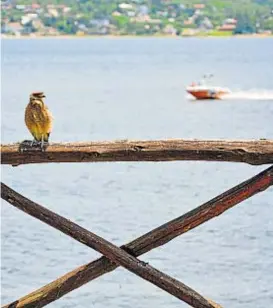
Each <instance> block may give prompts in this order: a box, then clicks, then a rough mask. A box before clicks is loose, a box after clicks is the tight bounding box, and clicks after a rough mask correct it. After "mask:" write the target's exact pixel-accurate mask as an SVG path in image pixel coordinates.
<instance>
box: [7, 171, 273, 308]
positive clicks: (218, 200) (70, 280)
mask: <svg viewBox="0 0 273 308" xmlns="http://www.w3.org/2000/svg"><path fill="white" fill-rule="evenodd" d="M271 185H273V167H270V168H268V169H266V170H265V171H263V172H261V173H259V174H258V175H256V176H254V177H252V178H250V179H249V180H247V181H245V182H243V183H241V184H239V185H236V186H235V187H233V188H231V189H229V190H228V191H226V192H224V193H222V194H220V195H219V196H217V197H215V198H213V199H212V200H210V201H208V202H206V203H204V204H203V205H201V206H199V207H197V208H195V209H193V210H191V211H189V212H188V213H186V214H184V215H182V216H180V217H178V218H176V219H174V220H171V221H169V222H168V223H166V224H164V225H162V226H160V227H158V228H156V229H154V230H152V231H150V232H148V233H146V234H144V235H143V236H141V237H139V238H137V239H136V240H134V241H132V242H130V243H128V244H126V245H124V246H122V247H121V248H122V249H124V250H126V251H127V252H128V253H130V254H131V255H133V256H140V255H142V254H144V253H146V252H148V251H150V250H152V249H154V248H156V247H158V246H161V245H164V244H166V243H168V242H169V241H171V240H172V239H174V238H176V237H177V236H179V235H181V234H184V233H186V232H188V231H190V230H192V229H194V228H196V227H198V226H200V225H201V224H203V223H205V222H206V221H208V220H210V219H212V218H214V217H216V216H219V215H221V214H222V213H224V212H225V211H227V210H228V209H230V208H232V207H233V206H235V205H236V204H239V203H240V202H242V201H244V200H246V199H248V198H250V197H252V196H253V195H255V194H257V193H259V192H261V191H263V190H265V189H267V188H268V187H270V186H271ZM9 202H11V201H9ZM183 207H184V206H183ZM117 267H118V265H116V264H114V263H113V262H111V261H110V260H109V259H107V258H106V257H101V258H99V259H97V260H95V261H93V262H90V263H88V264H85V265H82V266H80V267H78V268H76V269H75V270H73V271H71V272H69V273H67V274H65V275H64V276H62V277H60V278H58V279H56V280H55V281H52V282H51V283H49V284H47V285H45V286H43V287H42V288H40V289H38V290H35V291H33V292H32V293H30V294H28V295H26V296H24V297H22V298H20V299H19V300H17V301H15V302H12V303H10V304H8V305H6V306H5V308H11V307H13V308H14V307H16V308H19V307H36V306H38V305H39V307H43V306H45V305H47V304H49V303H51V302H53V301H55V300H57V299H59V298H61V297H62V296H64V295H65V294H67V293H69V292H71V291H73V290H75V289H77V288H79V287H80V286H82V285H84V284H86V283H88V282H89V281H91V280H93V279H96V278H97V277H100V276H101V275H103V274H105V273H108V272H111V271H113V270H114V269H116V268H117ZM214 305H215V306H216V304H214Z"/></svg>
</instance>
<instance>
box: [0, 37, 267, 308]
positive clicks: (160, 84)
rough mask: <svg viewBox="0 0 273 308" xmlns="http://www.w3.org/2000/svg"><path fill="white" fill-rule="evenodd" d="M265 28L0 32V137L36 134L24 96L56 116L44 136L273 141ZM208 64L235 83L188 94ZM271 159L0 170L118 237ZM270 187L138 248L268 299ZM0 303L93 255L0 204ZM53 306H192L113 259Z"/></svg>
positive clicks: (152, 258) (251, 298) (211, 282)
mask: <svg viewBox="0 0 273 308" xmlns="http://www.w3.org/2000/svg"><path fill="white" fill-rule="evenodd" d="M272 68H273V40H272V39H149V38H143V39H69V40H64V39H41V40H39V39H37V40H28V39H22V40H3V41H2V74H3V75H2V77H3V79H2V142H4V143H7V142H17V141H20V140H23V139H26V138H30V136H29V133H28V131H27V129H26V128H25V125H24V108H25V105H26V104H27V102H28V96H29V93H30V92H32V91H39V90H42V91H44V92H45V93H46V95H47V100H46V102H47V104H48V106H49V108H50V109H51V111H52V112H53V114H54V118H55V123H54V131H53V133H52V138H51V141H52V142H57V141H88V140H113V139H159V138H202V139H205V138H208V139H215V138H230V139H252V138H255V139H259V138H272V137H273V135H272V132H273V69H272ZM203 73H214V74H215V80H214V82H215V83H217V84H219V85H221V86H222V85H223V86H227V87H229V88H230V89H231V90H232V91H233V93H232V95H231V97H229V98H227V99H226V100H223V101H207V102H196V101H193V100H191V99H189V97H188V96H187V95H186V93H185V86H186V85H187V84H189V83H190V82H192V81H193V80H196V78H199V77H200V76H201V75H202V74H203ZM266 167H267V166H248V165H244V164H234V163H212V162H207V163H206V162H169V163H168V162H165V163H130V162H129V163H96V164H59V165H58V164H48V165H46V164H40V165H24V166H19V167H17V168H12V167H10V166H3V167H2V181H3V182H4V183H6V184H7V185H10V186H11V187H12V188H13V189H15V190H17V191H19V192H20V193H22V194H24V195H25V196H27V197H28V198H30V199H32V200H34V201H36V202H38V203H40V204H43V205H44V206H46V207H48V208H49V209H51V210H53V211H55V212H57V213H59V214H61V215H63V216H65V217H67V218H69V219H71V220H73V221H75V222H77V223H78V224H80V225H82V226H83V227H85V228H87V229H89V230H91V231H93V232H95V233H97V234H99V235H101V236H103V237H104V238H106V239H108V240H110V241H112V242H113V243H115V244H117V245H121V244H123V243H125V242H128V241H130V240H132V239H134V238H135V237H137V236H140V235H141V234H143V233H145V232H147V231H149V230H151V229H152V228H155V227H157V226H159V225H160V224H163V223H165V222H167V221H168V220H170V219H173V218H175V217H177V216H179V215H181V214H183V213H184V212H186V211H188V210H190V209H193V208H194V207H196V206H198V205H199V204H201V203H203V202H205V201H207V200H209V199H210V198H213V197H214V196H216V195H218V194H220V193H222V192H223V191H225V190H226V189H229V188H230V187H232V186H234V185H236V184H238V183H239V182H240V181H243V180H245V179H247V178H248V177H251V176H253V175H254V174H256V173H258V172H259V171H261V170H263V169H265V168H266ZM272 193H273V191H272V189H268V190H267V191H265V192H263V193H261V194H258V195H256V196H254V197H253V198H251V199H249V200H247V201H245V202H243V203H242V204H240V205H238V206H237V207H235V208H233V209H231V210H230V211H228V212H226V213H225V214H223V215H222V216H220V217H218V218H216V219H213V220H211V221H210V222H208V223H206V224H204V225H202V226H200V227H198V228H196V229H194V230H192V231H190V232H188V233H186V234H184V235H183V236H181V237H178V238H176V239H175V240H173V241H171V242H169V243H168V244H166V245H165V246H163V247H161V248H158V249H155V250H153V251H151V252H149V253H147V254H145V255H144V256H143V257H141V259H142V260H145V261H146V262H149V263H150V264H151V265H153V266H154V267H156V268H158V269H160V270H162V271H164V272H166V273H168V274H170V275H172V276H174V277H176V278H177V279H179V280H181V281H183V282H184V283H186V284H188V285H189V286H191V287H193V288H194V289H196V290H197V291H199V292H200V293H202V294H203V295H205V296H206V297H209V298H211V299H213V300H215V301H217V302H219V303H221V304H222V305H223V306H224V307H233V308H239V307H240V308H246V307H247V308H249V307H255V308H264V307H272V306H273V288H272V285H273V269H272V263H273V249H272V243H273V214H272V203H273V194H272ZM1 213H2V219H1V240H2V241H1V245H2V251H1V274H2V296H1V300H2V303H3V304H4V303H8V302H10V301H13V300H15V299H17V298H19V297H21V296H23V295H26V294H27V293H29V292H30V291H33V290H34V289H37V288H38V287H41V286H42V285H44V284H46V283H48V282H50V281H52V280H54V279H55V278H57V277H59V276H60V275H62V274H64V273H66V272H67V271H70V270H72V269H73V268H75V267H77V266H80V265H82V264H84V263H87V262H90V261H91V260H94V259H95V258H96V257H98V256H99V254H98V253H96V252H94V251H93V250H91V249H89V248H88V247H86V246H84V245H82V244H80V243H78V242H76V241H74V240H72V239H70V238H69V237H67V236H65V235H63V234H61V233H60V232H58V231H55V230H54V229H52V228H50V227H49V226H47V225H45V224H42V223H41V222H38V221H37V220H35V219H34V218H32V217H29V216H27V215H26V214H24V213H22V212H20V211H19V210H17V209H15V208H13V207H12V206H10V205H9V204H8V203H6V202H4V201H3V202H2V205H1ZM49 306H52V307H62V308H64V307H96V308H103V307H105V306H109V307H126V308H127V307H128V308H129V307H162V308H163V307H164V308H165V307H173V308H174V307H186V306H187V305H186V304H183V303H182V304H181V302H180V301H179V300H177V299H175V298H173V297H171V296H170V295H168V294H167V293H165V292H164V291H161V290H160V289H158V288H156V287H154V286H153V285H151V284H150V283H148V282H145V281H143V280H142V279H140V278H139V277H137V276H135V275H134V274H132V273H129V272H127V271H126V270H123V269H117V270H115V271H114V272H112V273H110V274H107V275H105V276H103V277H100V278H99V279H96V280H94V281H92V282H90V283H89V284H87V285H85V286H83V287H82V288H80V289H78V290H76V291H73V292H72V293H70V294H68V295H67V296H65V297H63V298H62V299H60V300H58V301H56V302H55V303H52V304H50V305H49Z"/></svg>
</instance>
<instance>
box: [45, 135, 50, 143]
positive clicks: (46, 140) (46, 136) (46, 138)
mask: <svg viewBox="0 0 273 308" xmlns="http://www.w3.org/2000/svg"><path fill="white" fill-rule="evenodd" d="M49 136H50V133H47V134H45V135H44V141H45V142H48V139H49Z"/></svg>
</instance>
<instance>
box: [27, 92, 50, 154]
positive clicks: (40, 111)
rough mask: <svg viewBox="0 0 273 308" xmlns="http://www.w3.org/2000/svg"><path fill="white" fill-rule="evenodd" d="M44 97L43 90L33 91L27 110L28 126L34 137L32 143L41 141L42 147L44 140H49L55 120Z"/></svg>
mask: <svg viewBox="0 0 273 308" xmlns="http://www.w3.org/2000/svg"><path fill="white" fill-rule="evenodd" d="M43 98H45V95H44V93H43V92H34V93H31V94H30V97H29V103H28V105H27V107H26V111H25V123H26V126H27V128H28V129H29V131H30V132H31V134H32V136H33V137H34V140H33V141H32V144H31V145H33V143H34V142H35V141H36V142H39V143H41V147H42V148H43V146H44V142H48V139H49V135H50V133H51V130H52V121H53V117H52V115H51V113H50V111H49V110H48V108H47V106H46V105H45V103H44V101H43Z"/></svg>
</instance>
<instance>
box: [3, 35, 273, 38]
mask: <svg viewBox="0 0 273 308" xmlns="http://www.w3.org/2000/svg"><path fill="white" fill-rule="evenodd" d="M269 37H271V38H272V37H273V34H236V35H224V34H223V35H216V36H214V35H180V36H177V35H176V36H175V35H21V36H15V35H6V34H1V39H74V38H76V39H82V38H83V39H85V38H88V39H92V38H93V39H95V38H107V39H120V38H124V39H126V38H135V39H138V38H168V39H183V38H187V39H188V38H200V39H206V38H269Z"/></svg>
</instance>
